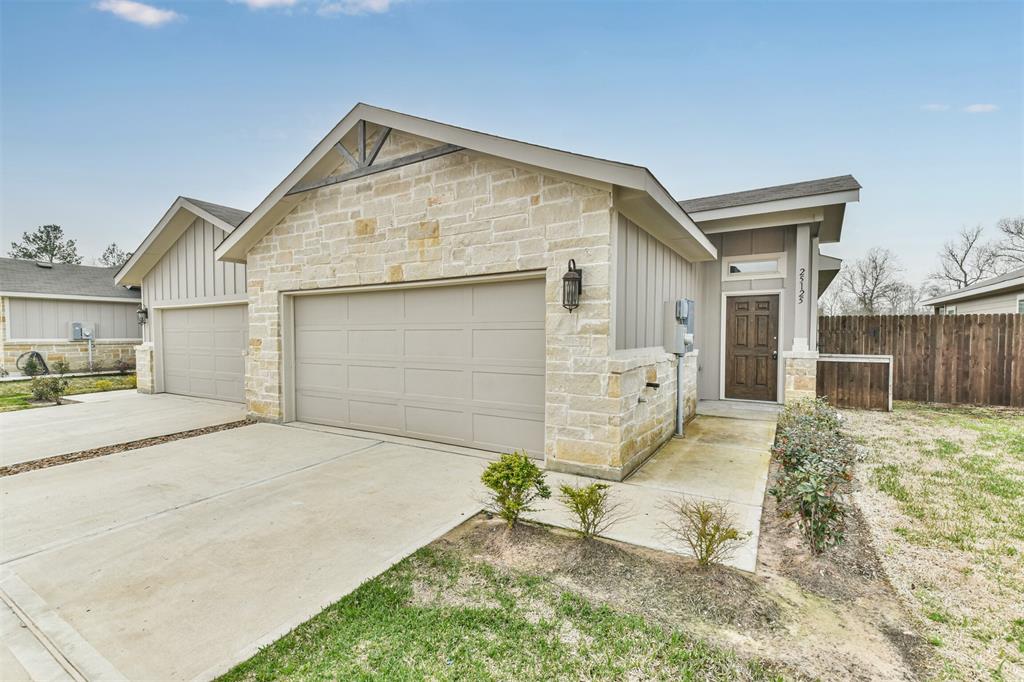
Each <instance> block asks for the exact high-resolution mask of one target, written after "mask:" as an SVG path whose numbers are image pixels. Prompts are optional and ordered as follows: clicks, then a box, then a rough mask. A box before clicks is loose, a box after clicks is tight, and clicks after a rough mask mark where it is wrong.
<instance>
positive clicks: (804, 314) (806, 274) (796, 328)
mask: <svg viewBox="0 0 1024 682" xmlns="http://www.w3.org/2000/svg"><path fill="white" fill-rule="evenodd" d="M810 269H811V226H810V225H807V224H804V225H797V226H796V281H794V282H793V297H794V298H795V303H796V305H795V306H794V310H795V311H796V312H795V318H796V319H795V320H794V322H793V348H792V349H791V350H795V351H806V350H809V349H810V338H811V332H810V319H811V296H812V295H813V294H812V293H811V291H810V286H811V270H810Z"/></svg>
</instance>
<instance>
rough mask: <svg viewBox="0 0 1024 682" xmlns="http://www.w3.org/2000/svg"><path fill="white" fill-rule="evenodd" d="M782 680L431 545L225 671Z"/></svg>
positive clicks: (275, 676)
mask: <svg viewBox="0 0 1024 682" xmlns="http://www.w3.org/2000/svg"><path fill="white" fill-rule="evenodd" d="M282 679H288V680H307V679H317V680H323V679H332V680H422V679H433V680H492V679H493V680H557V679H562V680H621V679H644V680H692V679H700V680H777V679H782V677H781V676H780V675H779V674H778V673H777V672H774V671H770V670H769V669H767V668H766V667H764V666H762V665H760V664H759V663H757V662H747V661H741V660H738V659H737V658H736V657H735V656H734V655H733V654H732V653H730V652H727V651H724V650H722V649H719V648H716V647H714V646H711V645H709V644H708V643H706V642H704V641H702V640H700V639H698V638H696V637H693V636H690V635H688V634H686V633H684V632H680V631H672V630H667V629H663V628H661V627H658V626H655V625H653V624H652V623H650V622H648V621H646V620H644V619H643V618H641V617H638V616H636V615H630V614H626V613H623V612H620V611H616V610H614V609H611V608H609V607H607V606H602V605H598V604H594V603H591V602H589V601H588V600H586V599H585V598H583V597H581V596H580V595H578V594H575V593H573V592H571V591H566V590H562V589H560V588H558V587H557V586H555V585H554V584H552V583H551V582H550V581H548V580H547V579H545V578H541V577H538V576H535V575H530V574H525V573H510V572H505V571H499V570H497V569H496V568H494V567H493V566H491V565H490V564H487V563H483V562H479V561H474V560H472V559H469V558H465V557H464V556H461V555H460V554H458V553H457V552H455V551H454V550H448V549H443V548H437V547H428V548H424V549H421V550H420V551H418V552H417V553H416V554H414V555H412V556H411V557H409V558H407V559H405V560H404V561H402V562H400V563H399V564H397V565H395V566H394V567H392V568H391V569H390V570H388V571H386V572H385V573H383V574H382V575H380V576H378V577H377V578H374V579H373V580H370V581H368V582H366V583H364V584H363V585H362V586H360V587H359V588H358V589H357V590H356V591H355V592H353V593H351V594H349V595H348V596H346V597H344V598H343V599H341V601H339V602H337V603H335V604H333V605H332V606H330V607H328V608H327V609H325V610H324V611H323V612H321V613H320V614H319V615H317V616H316V617H314V618H313V619H311V620H309V621H307V622H306V623H304V624H303V625H301V626H299V627H298V628H296V629H295V630H293V631H292V632H291V633H289V634H288V635H286V636H285V637H283V638H281V639H280V640H278V641H277V642H275V643H274V644H272V645H270V646H268V647H267V648H265V649H263V650H262V651H261V652H260V653H258V654H257V655H255V656H253V657H252V658H251V659H249V660H248V661H245V662H244V663H241V664H239V665H238V666H236V667H235V668H234V669H232V670H231V671H229V672H228V673H227V674H226V675H224V676H223V677H222V678H221V680H225V681H230V680H282Z"/></svg>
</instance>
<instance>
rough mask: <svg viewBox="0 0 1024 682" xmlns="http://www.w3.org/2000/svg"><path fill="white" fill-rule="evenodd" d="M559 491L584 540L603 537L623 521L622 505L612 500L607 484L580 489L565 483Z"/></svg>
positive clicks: (560, 497) (593, 484)
mask: <svg viewBox="0 0 1024 682" xmlns="http://www.w3.org/2000/svg"><path fill="white" fill-rule="evenodd" d="M558 491H559V496H558V498H559V500H561V502H562V504H564V505H565V507H566V509H568V510H569V513H570V514H572V516H573V518H574V519H575V521H576V532H577V533H579V534H580V536H582V537H583V538H586V539H590V538H592V537H594V536H595V535H602V534H603V533H604V532H605V531H607V530H608V529H609V528H611V527H612V526H613V525H615V524H616V523H617V522H619V521H620V520H621V519H622V515H621V514H620V513H619V512H620V505H619V504H618V503H616V502H615V501H613V500H612V499H611V486H610V485H608V484H607V483H591V484H590V485H585V486H578V487H577V486H573V485H569V484H568V483H563V484H562V485H561V486H559V488H558Z"/></svg>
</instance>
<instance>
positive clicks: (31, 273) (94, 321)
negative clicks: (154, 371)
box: [0, 258, 142, 374]
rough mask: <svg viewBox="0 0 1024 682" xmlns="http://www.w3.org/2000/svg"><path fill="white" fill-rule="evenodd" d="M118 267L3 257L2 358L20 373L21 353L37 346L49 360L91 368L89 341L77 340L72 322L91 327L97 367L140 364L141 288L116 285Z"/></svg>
mask: <svg viewBox="0 0 1024 682" xmlns="http://www.w3.org/2000/svg"><path fill="white" fill-rule="evenodd" d="M115 272H117V268H99V267H90V266H87V265H68V264H65V263H37V262H36V261H31V260H19V259H16V258H0V358H2V362H3V368H4V369H5V370H7V371H8V372H10V373H12V374H13V373H15V372H16V371H17V370H16V367H15V363H16V362H17V360H18V357H19V356H21V355H22V354H23V353H26V352H28V351H33V350H34V351H37V352H39V354H40V355H42V356H43V359H44V360H45V361H46V363H47V364H53V363H55V362H58V361H61V360H63V361H66V362H67V363H68V364H69V365H70V367H71V369H72V370H73V371H83V370H87V369H89V350H90V348H89V346H90V343H89V341H87V340H74V332H73V329H72V325H73V324H74V323H80V324H81V325H82V326H83V327H84V328H85V329H86V330H91V331H92V336H93V342H92V361H93V368H95V369H112V368H114V367H115V366H116V365H117V363H120V362H127V363H128V364H129V365H134V364H135V346H136V345H138V343H139V341H140V340H141V338H142V328H141V327H140V325H139V323H138V317H137V314H136V311H137V310H138V308H139V300H140V294H139V290H138V289H126V288H125V287H122V286H116V285H115V284H114V279H113V276H114V273H115Z"/></svg>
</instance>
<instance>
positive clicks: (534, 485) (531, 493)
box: [480, 452, 551, 528]
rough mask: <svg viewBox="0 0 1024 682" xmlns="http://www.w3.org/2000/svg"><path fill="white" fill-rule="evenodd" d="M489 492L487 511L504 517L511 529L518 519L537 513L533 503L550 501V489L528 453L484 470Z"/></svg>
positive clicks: (508, 457) (503, 458)
mask: <svg viewBox="0 0 1024 682" xmlns="http://www.w3.org/2000/svg"><path fill="white" fill-rule="evenodd" d="M480 480H481V481H483V484H484V485H485V486H487V488H488V489H489V490H490V494H489V497H488V500H487V502H488V508H489V510H490V511H491V512H493V513H494V514H495V515H497V516H499V517H501V518H502V519H504V520H505V522H506V523H507V524H508V527H509V528H512V527H513V526H515V524H516V523H517V522H518V521H519V519H520V518H521V517H522V516H523V515H524V514H527V513H529V512H531V511H535V508H534V507H533V503H534V502H535V501H536V500H537V499H539V498H543V499H547V498H549V497H551V488H549V487H548V485H547V483H545V482H544V472H542V471H541V470H540V469H539V468H538V467H537V465H536V464H534V463H533V460H531V459H530V458H529V456H527V454H526V453H525V452H512V453H506V454H504V455H502V456H501V459H499V460H498V461H497V462H491V464H490V465H489V466H488V467H487V468H486V469H485V470H484V473H483V475H482V476H481V477H480Z"/></svg>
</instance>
